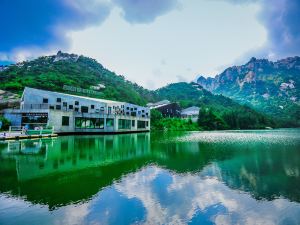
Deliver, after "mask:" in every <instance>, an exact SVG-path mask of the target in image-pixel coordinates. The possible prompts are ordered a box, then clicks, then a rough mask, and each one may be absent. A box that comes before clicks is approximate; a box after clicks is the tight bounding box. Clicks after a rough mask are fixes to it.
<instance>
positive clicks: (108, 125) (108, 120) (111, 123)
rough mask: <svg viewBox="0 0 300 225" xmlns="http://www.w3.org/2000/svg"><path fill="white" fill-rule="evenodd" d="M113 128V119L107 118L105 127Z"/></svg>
mask: <svg viewBox="0 0 300 225" xmlns="http://www.w3.org/2000/svg"><path fill="white" fill-rule="evenodd" d="M113 126H114V119H110V118H107V119H106V127H113Z"/></svg>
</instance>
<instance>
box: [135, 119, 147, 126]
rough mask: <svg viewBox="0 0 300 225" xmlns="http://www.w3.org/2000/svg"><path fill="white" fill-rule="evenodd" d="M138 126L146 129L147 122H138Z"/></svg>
mask: <svg viewBox="0 0 300 225" xmlns="http://www.w3.org/2000/svg"><path fill="white" fill-rule="evenodd" d="M137 126H138V128H146V121H141V120H138V123H137Z"/></svg>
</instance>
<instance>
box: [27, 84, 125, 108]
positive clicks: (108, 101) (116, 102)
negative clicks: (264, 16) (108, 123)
mask: <svg viewBox="0 0 300 225" xmlns="http://www.w3.org/2000/svg"><path fill="white" fill-rule="evenodd" d="M25 91H30V92H32V91H38V92H43V93H47V94H50V95H51V93H55V94H59V95H63V96H68V97H75V98H81V99H86V100H90V101H96V102H102V103H110V104H125V102H118V101H112V100H106V99H100V98H91V97H86V96H81V95H71V94H65V93H61V92H55V91H46V90H41V89H36V88H30V87H25V89H24V92H23V94H24V93H25Z"/></svg>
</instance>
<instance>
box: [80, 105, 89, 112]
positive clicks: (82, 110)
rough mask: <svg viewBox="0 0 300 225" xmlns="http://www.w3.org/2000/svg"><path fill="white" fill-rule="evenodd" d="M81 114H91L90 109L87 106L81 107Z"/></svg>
mask: <svg viewBox="0 0 300 225" xmlns="http://www.w3.org/2000/svg"><path fill="white" fill-rule="evenodd" d="M81 112H82V113H88V112H89V108H88V107H87V106H81Z"/></svg>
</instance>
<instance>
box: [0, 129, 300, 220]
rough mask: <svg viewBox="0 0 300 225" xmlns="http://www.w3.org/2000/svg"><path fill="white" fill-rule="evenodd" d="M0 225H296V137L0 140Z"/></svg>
mask: <svg viewBox="0 0 300 225" xmlns="http://www.w3.org/2000/svg"><path fill="white" fill-rule="evenodd" d="M0 224H5V225H6V224H7V225H9V224H24V225H25V224H30V225H35V224H36V225H41V224H251V225H252V224H264V225H265V224H284V225H286V224H300V130H299V129H282V130H281V129H279V130H259V131H212V132H169V133H163V132H161V133H160V132H156V133H139V134H124V135H107V136H98V135H96V136H64V137H58V138H55V139H42V140H40V139H36V140H24V141H10V142H0Z"/></svg>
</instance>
